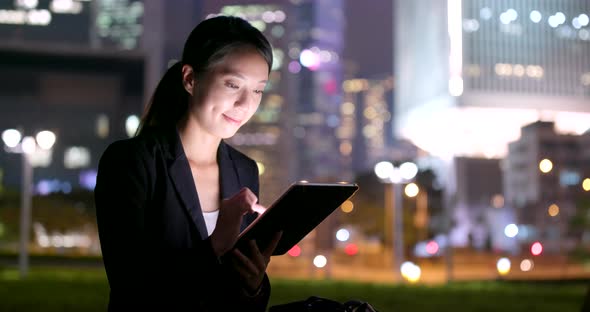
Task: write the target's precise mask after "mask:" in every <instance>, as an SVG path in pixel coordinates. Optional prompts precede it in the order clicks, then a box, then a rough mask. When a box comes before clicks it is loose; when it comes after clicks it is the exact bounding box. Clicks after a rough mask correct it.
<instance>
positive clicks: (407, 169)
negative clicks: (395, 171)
mask: <svg viewBox="0 0 590 312" xmlns="http://www.w3.org/2000/svg"><path fill="white" fill-rule="evenodd" d="M399 169H400V173H401V175H402V178H404V179H406V180H411V179H413V178H414V177H416V175H417V174H418V166H416V164H415V163H412V162H405V163H403V164H401V165H400V166H399Z"/></svg>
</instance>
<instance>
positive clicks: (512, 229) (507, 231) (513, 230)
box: [504, 223, 518, 238]
mask: <svg viewBox="0 0 590 312" xmlns="http://www.w3.org/2000/svg"><path fill="white" fill-rule="evenodd" d="M504 235H506V236H507V237H510V238H512V237H516V235H518V226H517V225H516V224H514V223H512V224H508V225H507V226H506V227H505V228H504Z"/></svg>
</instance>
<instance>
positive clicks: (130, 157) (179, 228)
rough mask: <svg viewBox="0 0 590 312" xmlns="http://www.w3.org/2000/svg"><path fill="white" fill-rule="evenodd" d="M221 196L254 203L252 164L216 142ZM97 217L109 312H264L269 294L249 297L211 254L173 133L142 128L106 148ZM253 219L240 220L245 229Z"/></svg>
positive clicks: (267, 289)
mask: <svg viewBox="0 0 590 312" xmlns="http://www.w3.org/2000/svg"><path fill="white" fill-rule="evenodd" d="M217 160H218V164H219V173H220V188H221V189H220V193H221V196H222V198H228V197H231V196H232V195H234V194H235V193H237V192H238V191H239V190H240V189H241V188H242V187H248V188H250V189H251V190H252V191H253V192H254V193H255V194H256V196H258V188H259V182H258V168H257V166H256V163H255V162H254V161H253V160H251V159H250V158H248V157H247V156H245V155H244V154H242V153H240V152H238V151H237V150H235V149H234V148H232V147H231V146H229V145H227V144H225V143H224V142H223V141H222V142H221V144H220V145H219V148H218V151H217ZM95 203H96V217H97V224H98V233H99V238H100V243H101V249H102V255H103V261H104V265H105V269H106V273H107V277H108V281H109V285H110V289H111V292H110V300H109V311H115V310H125V311H129V310H139V309H149V310H153V308H155V307H159V308H161V309H162V310H166V311H170V310H191V311H210V310H211V311H213V310H214V311H224V310H228V311H229V310H234V309H236V308H237V307H239V310H242V311H264V310H265V308H266V305H267V303H268V299H269V295H270V283H269V281H268V277H267V276H265V279H264V282H263V285H262V288H261V290H260V291H259V292H258V294H257V295H255V296H248V295H247V294H246V293H245V292H244V290H243V289H242V287H241V282H240V280H239V279H238V276H237V273H235V272H233V270H232V269H231V268H230V267H229V266H227V265H225V264H224V263H222V261H220V260H219V259H218V258H217V257H216V256H215V255H214V253H213V249H212V247H211V242H210V239H209V238H208V236H207V230H206V226H205V221H204V218H203V214H202V211H201V208H200V204H199V200H198V194H197V191H196V187H195V184H194V180H193V176H192V174H191V170H190V165H189V163H188V160H187V158H186V155H185V153H184V150H183V148H182V144H181V142H180V137H179V135H178V132H177V130H176V129H175V128H171V129H156V128H146V129H144V131H142V133H141V134H140V135H139V136H137V137H135V138H132V139H128V140H122V141H118V142H115V143H113V144H111V145H110V146H109V147H108V148H107V149H106V151H105V152H104V154H103V156H102V158H101V160H100V163H99V168H98V177H97V181H96V188H95ZM255 218H256V214H249V215H247V216H246V217H245V218H244V220H243V223H242V229H244V228H245V227H246V226H247V225H248V224H249V223H250V222H252V221H253V220H254V219H255Z"/></svg>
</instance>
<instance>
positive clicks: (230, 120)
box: [223, 114, 242, 125]
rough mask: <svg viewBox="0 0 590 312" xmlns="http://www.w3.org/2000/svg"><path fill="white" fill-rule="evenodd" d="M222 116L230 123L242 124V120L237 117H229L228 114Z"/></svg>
mask: <svg viewBox="0 0 590 312" xmlns="http://www.w3.org/2000/svg"><path fill="white" fill-rule="evenodd" d="M223 118H225V120H227V121H228V122H230V123H232V124H235V125H240V124H242V121H241V120H239V119H234V118H231V117H229V116H227V115H225V114H224V115H223Z"/></svg>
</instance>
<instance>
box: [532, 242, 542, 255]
mask: <svg viewBox="0 0 590 312" xmlns="http://www.w3.org/2000/svg"><path fill="white" fill-rule="evenodd" d="M542 252H543V245H541V243H540V242H535V243H534V244H533V245H532V246H531V253H532V254H533V256H538V255H540V254H541V253H542Z"/></svg>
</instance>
